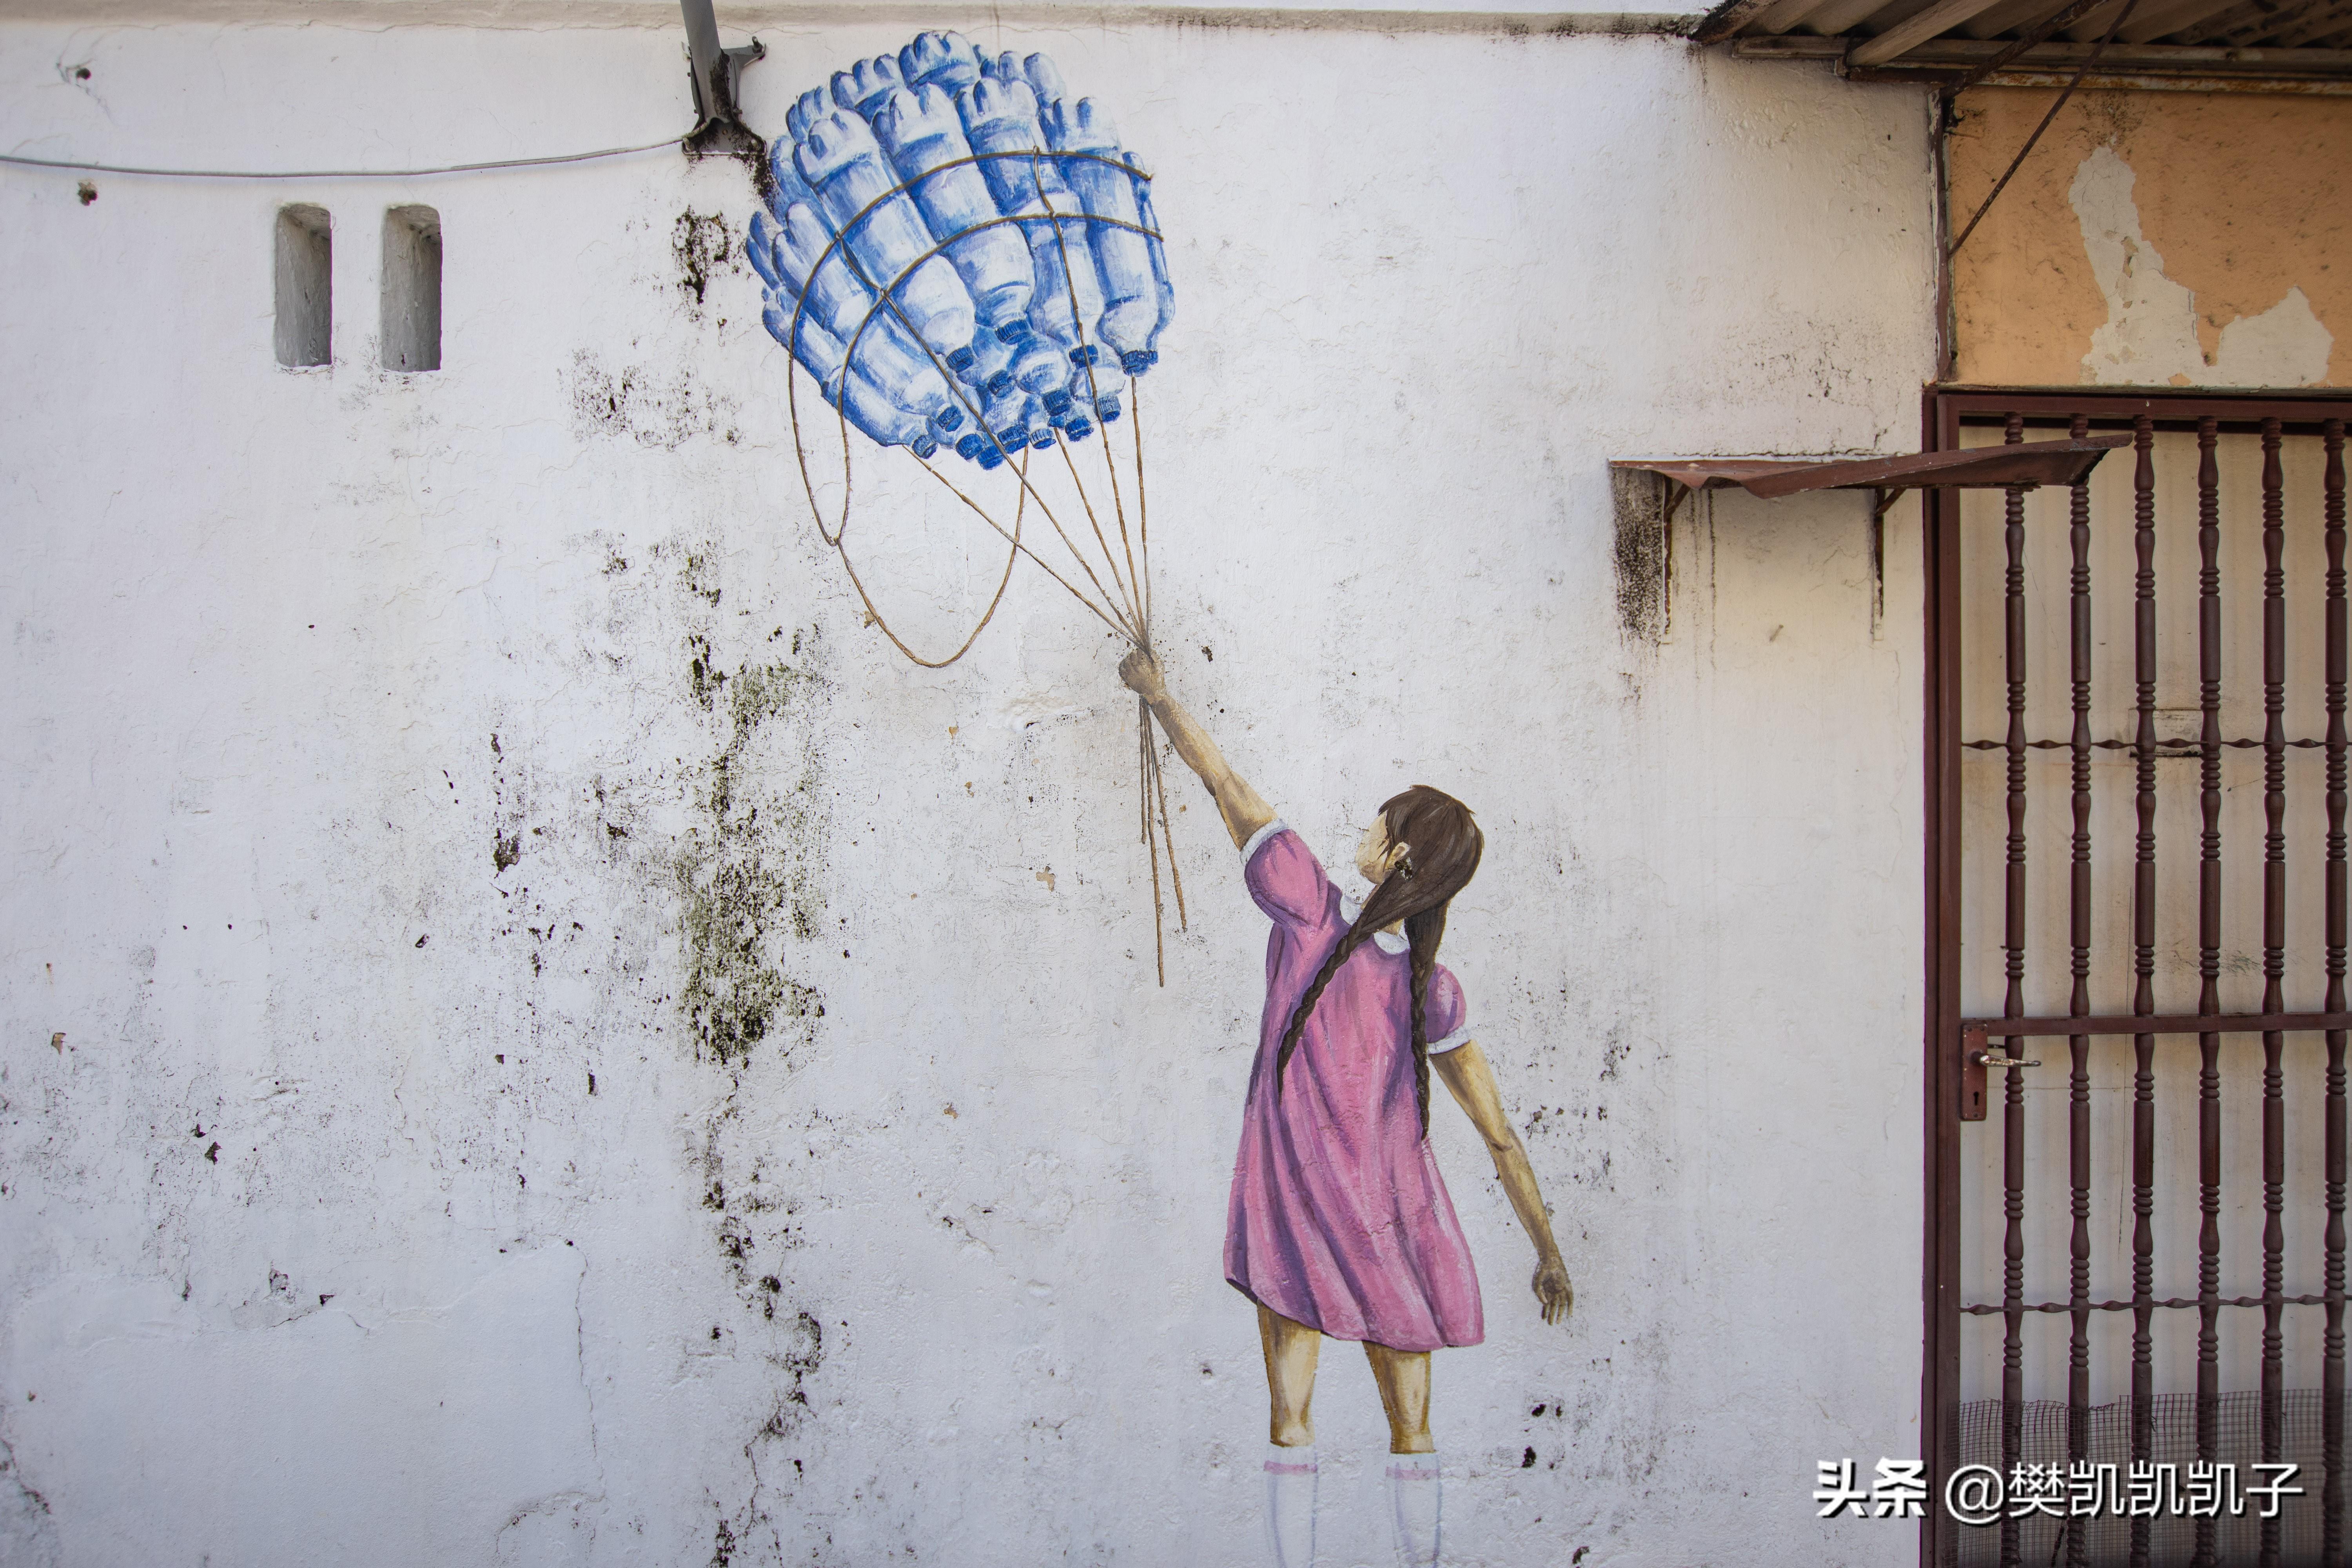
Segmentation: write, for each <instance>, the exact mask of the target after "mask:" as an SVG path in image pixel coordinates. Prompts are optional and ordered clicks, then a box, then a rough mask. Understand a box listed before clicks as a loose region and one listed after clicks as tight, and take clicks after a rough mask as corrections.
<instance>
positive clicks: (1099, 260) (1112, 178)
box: [1031, 56, 1160, 375]
mask: <svg viewBox="0 0 2352 1568" xmlns="http://www.w3.org/2000/svg"><path fill="white" fill-rule="evenodd" d="M1037 58H1040V57H1036V56H1032V57H1031V64H1032V65H1033V66H1034V64H1035V62H1036V60H1037ZM1038 119H1039V121H1040V123H1041V124H1042V125H1043V126H1044V128H1045V140H1046V142H1047V144H1048V145H1050V146H1051V147H1052V148H1053V149H1054V151H1055V152H1056V153H1061V154H1062V155H1063V156H1062V177H1063V178H1064V179H1066V180H1067V181H1068V182H1069V184H1070V188H1071V189H1072V190H1074V191H1076V193H1077V195H1078V200H1079V201H1080V202H1082V203H1083V204H1085V206H1086V209H1087V214H1088V215H1089V216H1093V217H1095V218H1097V219H1108V220H1109V221H1108V222H1097V223H1093V224H1090V225H1088V228H1089V229H1090V230H1091V231H1092V233H1091V237H1092V239H1093V242H1094V244H1093V249H1094V253H1095V268H1096V271H1097V273H1098V274H1099V275H1100V277H1101V279H1102V291H1103V311H1102V317H1101V319H1100V321H1098V322H1097V326H1096V333H1097V336H1098V337H1100V339H1101V340H1102V342H1103V344H1104V346H1106V347H1107V348H1108V349H1109V350H1110V351H1111V352H1112V353H1115V354H1117V355H1118V362H1119V364H1120V366H1121V368H1123V369H1124V370H1126V372H1127V373H1128V374H1129V375H1135V374H1140V373H1141V372H1143V371H1145V370H1148V369H1150V365H1151V339H1152V335H1153V334H1154V333H1155V332H1156V331H1159V327H1160V289H1159V285H1158V284H1157V283H1156V282H1154V281H1153V279H1152V275H1151V251H1150V247H1149V246H1147V245H1145V243H1144V240H1143V236H1142V235H1140V234H1139V233H1138V232H1136V231H1137V228H1138V227H1139V215H1138V214H1137V211H1136V206H1135V181H1134V179H1133V177H1132V176H1131V175H1130V174H1129V173H1128V171H1127V168H1126V165H1125V162H1124V159H1123V158H1122V156H1121V154H1120V152H1119V145H1118V129H1117V127H1115V126H1113V125H1112V124H1111V121H1110V116H1109V115H1108V113H1105V112H1104V111H1103V110H1099V109H1097V108H1096V107H1095V101H1094V100H1092V99H1090V98H1087V99H1080V100H1078V101H1077V103H1076V105H1075V106H1074V105H1072V104H1071V103H1070V102H1069V101H1068V100H1066V99H1063V100H1056V101H1055V102H1054V103H1051V104H1047V103H1045V102H1044V101H1043V95H1042V94H1041V95H1040V102H1039V107H1038Z"/></svg>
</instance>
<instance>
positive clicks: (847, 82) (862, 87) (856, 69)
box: [833, 55, 906, 120]
mask: <svg viewBox="0 0 2352 1568" xmlns="http://www.w3.org/2000/svg"><path fill="white" fill-rule="evenodd" d="M905 85H906V79H904V78H903V77H901V76H900V75H899V74H898V59H897V58H896V57H895V56H891V55H877V56H875V57H874V58H872V59H870V60H859V61H858V62H857V63H856V65H854V66H851V67H850V68H848V69H847V70H845V71H835V72H834V73H833V101H834V102H835V103H836V104H838V105H840V106H841V107H842V108H844V109H847V110H856V112H857V113H859V114H862V115H864V116H866V119H868V120H871V119H873V118H874V111H875V110H876V109H877V108H878V107H880V105H881V102H882V100H884V99H886V98H887V97H889V96H890V95H891V94H892V93H894V92H896V91H898V89H900V88H902V87H904V86H905Z"/></svg>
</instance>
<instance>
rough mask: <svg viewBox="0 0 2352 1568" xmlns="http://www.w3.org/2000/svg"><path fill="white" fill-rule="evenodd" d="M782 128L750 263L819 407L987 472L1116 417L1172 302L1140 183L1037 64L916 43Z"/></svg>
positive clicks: (896, 441) (1104, 128) (860, 65)
mask: <svg viewBox="0 0 2352 1568" xmlns="http://www.w3.org/2000/svg"><path fill="white" fill-rule="evenodd" d="M785 121H786V127H787V131H788V132H789V134H788V135H787V136H783V137H779V138H777V140H776V142H775V144H774V145H773V146H772V147H771V148H770V149H769V154H768V163H769V169H770V173H771V174H772V176H773V179H772V189H771V190H770V192H769V194H768V197H767V210H766V211H765V212H761V213H757V214H754V215H753V216H752V219H751V237H750V238H749V240H748V242H747V248H748V249H749V250H750V252H751V265H752V267H753V268H756V269H757V270H758V272H759V274H760V278H761V281H762V282H763V283H764V284H765V286H766V321H767V325H768V331H770V332H772V333H773V334H774V336H775V338H776V341H777V342H781V343H782V344H783V345H784V346H785V347H786V348H787V349H789V350H790V351H791V352H792V353H793V357H794V358H795V359H797V360H798V361H800V363H801V364H802V365H803V366H804V367H805V368H806V369H807V371H808V373H809V374H811V375H813V376H814V377H815V378H816V381H817V384H819V385H820V386H822V387H823V388H824V397H825V401H826V402H827V403H828V404H829V405H832V406H834V407H835V408H838V409H840V410H841V411H842V412H843V413H844V414H845V416H847V417H848V419H849V421H850V423H852V424H854V425H856V426H857V427H858V429H860V430H862V431H864V432H865V433H866V435H867V436H869V437H872V438H873V439H874V440H875V441H877V442H878V443H880V444H882V445H884V446H894V447H908V448H909V449H911V450H912V451H913V452H914V453H915V455H916V456H917V457H919V458H929V457H930V456H931V455H932V454H933V453H934V452H936V451H938V450H939V448H940V447H950V448H952V449H953V450H954V451H956V452H957V453H958V454H960V455H961V456H962V457H964V458H970V459H971V460H972V461H974V462H977V463H979V464H980V465H981V466H982V468H995V467H996V466H997V465H999V464H1000V463H1002V462H1003V461H1004V459H1005V458H1007V457H1008V456H1011V455H1013V454H1016V453H1018V452H1019V451H1020V450H1021V449H1022V448H1023V447H1033V446H1034V447H1051V446H1052V445H1054V444H1055V440H1056V439H1057V436H1056V432H1058V433H1059V436H1058V438H1059V439H1064V440H1069V441H1083V440H1085V439H1086V438H1087V437H1088V436H1090V435H1092V434H1093V433H1094V431H1095V429H1096V427H1097V426H1098V425H1108V424H1109V423H1110V422H1111V421H1113V420H1115V419H1117V418H1118V416H1119V395H1120V393H1121V392H1122V391H1123V390H1124V389H1125V387H1126V384H1127V381H1128V378H1129V377H1131V376H1138V375H1141V374H1144V373H1145V372H1146V371H1148V370H1150V368H1151V366H1152V365H1153V363H1156V362H1157V361H1158V360H1159V358H1160V354H1159V351H1158V349H1157V348H1156V346H1155V345H1156V344H1157V343H1158V342H1159V341H1160V331H1161V330H1162V329H1163V328H1165V327H1166V326H1167V324H1168V321H1169V319H1170V317H1171V314H1172V313H1173V310H1174V304H1175V294H1174V291H1173V290H1172V289H1170V288H1169V286H1168V262H1167V257H1166V254H1165V252H1164V251H1163V249H1162V247H1161V245H1160V239H1159V225H1158V223H1157V222H1156V221H1154V218H1153V216H1152V210H1151V195H1150V179H1149V177H1148V171H1147V170H1146V169H1145V168H1144V166H1143V164H1142V163H1140V162H1139V160H1138V159H1137V158H1136V157H1135V156H1134V155H1133V154H1132V153H1129V152H1127V151H1126V150H1125V149H1124V148H1122V147H1121V146H1120V145H1119V140H1118V132H1117V131H1116V130H1115V129H1114V128H1113V127H1112V125H1111V121H1110V117H1109V116H1108V114H1106V113H1104V112H1103V110H1101V109H1099V108H1098V107H1097V105H1096V103H1095V101H1094V100H1092V99H1079V100H1075V101H1073V100H1071V99H1070V97H1069V94H1068V92H1067V90H1066V89H1065V88H1064V87H1063V85H1062V78H1061V73H1060V72H1059V71H1057V70H1055V68H1054V62H1053V61H1051V60H1049V59H1047V58H1045V56H1044V55H1031V56H1029V57H1028V58H1026V59H1022V58H1017V57H1015V56H1014V55H1013V54H1011V53H1006V54H1003V55H1001V56H998V57H996V58H982V56H981V55H980V54H979V53H978V51H976V50H975V49H974V48H973V47H972V46H971V41H970V40H969V39H967V38H965V37H963V36H962V35H961V34H960V33H925V34H922V35H921V36H920V37H917V38H916V39H915V41H914V42H913V43H910V44H908V46H907V47H905V48H903V49H900V50H899V51H898V54H897V55H895V56H892V55H882V56H879V57H877V58H874V59H870V60H860V61H858V62H857V63H856V65H854V66H852V67H851V68H849V69H847V70H845V71H839V72H836V73H835V76H834V79H833V82H832V86H831V90H830V91H829V92H828V91H827V90H825V89H815V90H813V91H810V92H805V93H803V94H802V95H801V97H800V100H799V101H798V102H797V103H795V104H794V105H793V108H792V110H790V112H789V113H788V114H787V115H786V116H785Z"/></svg>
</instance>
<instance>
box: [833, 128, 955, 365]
mask: <svg viewBox="0 0 2352 1568" xmlns="http://www.w3.org/2000/svg"><path fill="white" fill-rule="evenodd" d="M794 157H795V159H796V161H797V162H798V163H799V166H800V172H801V175H802V177H803V179H805V180H807V181H808V183H809V184H810V185H811V186H813V187H814V189H815V191H816V193H817V195H818V196H819V197H820V198H821V199H822V200H823V202H824V212H825V216H827V217H829V218H830V219H832V221H833V224H834V226H835V228H836V229H839V230H840V231H842V234H843V240H844V243H845V245H847V247H849V251H850V254H851V255H853V256H855V257H856V258H857V261H858V263H859V265H860V266H861V267H862V268H864V269H865V273H866V279H867V280H868V281H869V282H870V284H871V285H872V286H874V287H875V288H877V289H886V288H887V289H888V290H889V291H890V294H891V297H892V298H893V299H895V300H897V301H898V306H899V308H900V309H901V310H904V311H905V312H906V314H907V318H908V321H911V322H912V323H913V325H914V328H915V331H917V332H918V333H919V335H920V336H921V337H922V340H923V341H924V342H926V343H929V345H930V347H931V348H932V350H933V351H934V352H935V353H938V354H939V355H940V358H941V359H943V360H945V361H946V362H947V366H948V368H949V369H950V371H956V372H961V370H962V369H963V367H964V366H965V365H967V364H969V363H971V337H972V331H973V330H974V328H975V327H976V326H977V325H978V318H977V317H976V316H975V315H974V313H973V311H972V306H971V297H970V296H968V295H967V294H965V292H964V289H963V283H962V281H961V279H958V278H957V276H956V270H955V268H953V267H951V266H950V265H949V264H948V263H947V262H946V261H944V260H942V259H941V258H939V257H936V256H930V257H928V258H926V253H927V252H929V250H930V248H931V237H930V230H929V229H928V228H926V227H924V226H923V216H922V214H921V213H919V212H918V211H917V210H916V209H915V204H914V203H913V202H911V201H909V200H908V198H907V195H906V194H905V193H904V192H902V191H898V190H897V186H898V177H897V176H896V174H893V173H892V171H891V168H890V163H889V161H888V160H887V159H886V158H885V157H883V155H882V148H881V146H880V144H878V143H877V142H876V141H875V140H874V132H872V131H871V130H869V129H868V128H867V127H866V121H863V120H860V119H859V118H858V117H857V116H856V114H853V113H851V112H850V111H848V110H840V109H836V110H832V111H831V112H829V113H827V114H825V115H824V116H823V117H822V118H820V119H816V120H812V121H809V122H808V128H807V134H806V135H805V136H804V137H803V138H802V140H801V142H800V147H799V151H798V152H797V153H795V154H794ZM894 193H895V194H894ZM853 220H855V222H854V223H853Z"/></svg>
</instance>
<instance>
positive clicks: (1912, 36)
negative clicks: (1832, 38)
mask: <svg viewBox="0 0 2352 1568" xmlns="http://www.w3.org/2000/svg"><path fill="white" fill-rule="evenodd" d="M1994 3H1995V0H1936V3H1935V4H1934V5H1930V6H1928V7H1927V9H1926V10H1924V11H1921V12H1919V13H1918V14H1917V15H1916V16H1913V17H1912V18H1911V19H1910V20H1909V21H1906V22H1898V23H1896V24H1895V26H1892V27H1889V28H1887V29H1886V31H1885V32H1883V33H1881V34H1879V35H1878V37H1874V38H1871V39H1868V40H1867V41H1865V42H1864V43H1861V44H1857V45H1856V46H1854V47H1853V50H1852V51H1851V52H1850V53H1849V54H1847V56H1846V58H1847V59H1848V60H1850V61H1852V62H1853V64H1855V65H1858V66H1878V65H1885V63H1886V62H1887V61H1888V60H1891V59H1893V58H1895V57H1896V56H1897V55H1903V54H1908V53H1909V52H1910V51H1911V50H1912V49H1913V48H1915V47H1917V46H1919V45H1921V44H1924V43H1926V42H1927V40H1928V39H1930V38H1932V37H1936V36H1937V35H1938V34H1940V33H1946V32H1949V31H1950V30H1951V29H1952V28H1954V27H1957V26H1959V25H1960V24H1961V23H1963V22H1965V21H1967V20H1968V19H1969V17H1971V16H1976V15H1977V14H1978V13H1979V12H1982V11H1987V10H1990V9H1991V8H1992V6H1993V5H1994Z"/></svg>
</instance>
